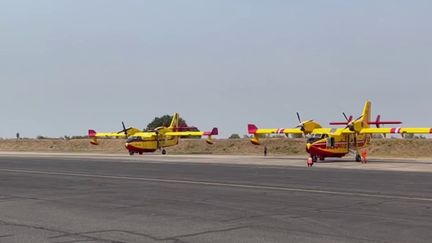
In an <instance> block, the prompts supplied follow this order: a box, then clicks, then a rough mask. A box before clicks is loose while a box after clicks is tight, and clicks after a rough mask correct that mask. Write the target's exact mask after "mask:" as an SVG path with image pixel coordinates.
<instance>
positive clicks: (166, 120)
mask: <svg viewBox="0 0 432 243" xmlns="http://www.w3.org/2000/svg"><path fill="white" fill-rule="evenodd" d="M171 120H172V116H171V115H163V116H160V117H155V118H154V119H153V120H152V121H151V122H150V123H149V124H147V126H146V128H144V130H145V131H152V130H154V129H156V128H158V127H163V126H165V127H167V126H169V125H170V123H171ZM178 126H179V127H178V129H179V130H181V131H197V130H198V129H197V128H196V127H189V126H188V124H187V122H186V120H184V119H183V118H181V117H180V118H179V123H178ZM251 137H252V136H249V135H243V138H251ZM261 137H263V138H265V137H286V136H285V135H279V134H276V135H263V136H261ZM289 137H291V138H302V137H303V135H302V134H291V135H289ZM36 138H37V139H50V138H49V137H45V136H37V137H36ZM84 138H87V136H64V137H61V138H60V139H65V140H71V139H84ZM241 138H242V137H241V136H240V135H239V134H238V133H233V134H231V135H230V136H229V137H228V139H241ZM373 138H376V139H380V138H384V136H383V135H381V134H374V135H373ZM390 138H395V137H390ZM404 138H405V139H425V138H426V137H425V136H421V135H420V136H418V135H414V134H405V135H404ZM17 139H20V135H19V133H17Z"/></svg>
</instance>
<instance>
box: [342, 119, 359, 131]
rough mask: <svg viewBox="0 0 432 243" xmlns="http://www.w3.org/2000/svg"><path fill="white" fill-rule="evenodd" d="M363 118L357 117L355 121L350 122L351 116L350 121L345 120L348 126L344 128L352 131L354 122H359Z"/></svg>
mask: <svg viewBox="0 0 432 243" xmlns="http://www.w3.org/2000/svg"><path fill="white" fill-rule="evenodd" d="M362 117H363V115H361V116H359V117H358V118H357V119H355V120H354V121H353V120H352V116H350V118H351V119H350V120H348V119H347V121H348V125H347V126H346V127H345V128H344V129H347V128H349V130H351V131H354V122H356V121H358V120H360V119H361V118H362Z"/></svg>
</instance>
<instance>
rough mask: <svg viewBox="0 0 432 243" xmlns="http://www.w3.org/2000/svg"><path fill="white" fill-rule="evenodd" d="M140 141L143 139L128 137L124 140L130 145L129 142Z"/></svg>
mask: <svg viewBox="0 0 432 243" xmlns="http://www.w3.org/2000/svg"><path fill="white" fill-rule="evenodd" d="M141 141H143V139H142V137H139V136H132V137H129V138H128V139H127V140H126V142H127V143H131V142H141Z"/></svg>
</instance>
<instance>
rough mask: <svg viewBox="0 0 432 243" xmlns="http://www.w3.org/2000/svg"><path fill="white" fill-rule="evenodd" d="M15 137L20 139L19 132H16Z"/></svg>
mask: <svg viewBox="0 0 432 243" xmlns="http://www.w3.org/2000/svg"><path fill="white" fill-rule="evenodd" d="M16 139H17V140H19V139H20V134H19V132H17V133H16Z"/></svg>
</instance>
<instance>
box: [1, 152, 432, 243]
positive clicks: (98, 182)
mask: <svg viewBox="0 0 432 243" xmlns="http://www.w3.org/2000/svg"><path fill="white" fill-rule="evenodd" d="M187 159H188V158H187V157H185V158H183V160H187ZM229 159H230V158H226V160H229ZM243 159H244V160H247V158H243ZM191 160H192V161H194V160H199V159H197V158H191ZM401 162H403V161H401ZM353 163H354V162H353ZM431 185H432V174H431V173H426V172H407V171H383V170H356V169H338V168H337V167H332V168H322V167H314V168H307V167H298V166H297V167H293V166H275V165H272V166H266V165H258V164H251V165H248V164H234V163H233V164H230V163H229V161H225V163H222V164H217V163H195V162H188V163H184V162H182V161H176V160H175V159H170V160H165V159H164V158H163V157H157V156H155V157H152V158H151V159H146V160H143V161H140V160H139V159H136V160H134V161H130V160H126V159H123V158H121V157H119V158H111V159H106V158H103V157H101V158H97V157H92V158H86V157H80V158H70V157H61V156H53V157H38V156H24V157H23V156H12V155H10V156H9V155H6V156H0V242H2V243H3V242H430V241H431V239H432V209H431V208H432V189H431Z"/></svg>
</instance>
